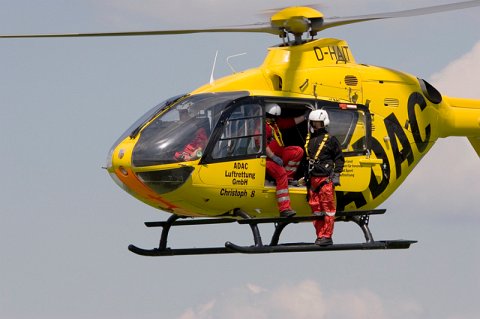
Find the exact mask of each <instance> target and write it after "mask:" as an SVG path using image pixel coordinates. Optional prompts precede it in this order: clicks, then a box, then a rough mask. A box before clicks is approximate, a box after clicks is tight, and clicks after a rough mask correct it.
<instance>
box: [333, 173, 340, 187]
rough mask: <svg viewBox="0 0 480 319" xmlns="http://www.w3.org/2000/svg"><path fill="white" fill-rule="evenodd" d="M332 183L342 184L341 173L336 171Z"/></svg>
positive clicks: (335, 184)
mask: <svg viewBox="0 0 480 319" xmlns="http://www.w3.org/2000/svg"><path fill="white" fill-rule="evenodd" d="M332 183H333V185H334V186H340V173H334V174H333V176H332Z"/></svg>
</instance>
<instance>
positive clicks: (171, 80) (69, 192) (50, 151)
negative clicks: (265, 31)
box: [0, 0, 480, 319]
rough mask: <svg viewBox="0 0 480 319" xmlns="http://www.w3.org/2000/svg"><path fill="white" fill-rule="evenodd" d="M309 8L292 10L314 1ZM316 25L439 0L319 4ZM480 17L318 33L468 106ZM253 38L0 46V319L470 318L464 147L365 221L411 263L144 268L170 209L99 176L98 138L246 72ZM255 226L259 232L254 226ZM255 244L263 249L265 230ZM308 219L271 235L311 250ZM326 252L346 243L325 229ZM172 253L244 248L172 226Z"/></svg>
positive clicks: (165, 13)
mask: <svg viewBox="0 0 480 319" xmlns="http://www.w3.org/2000/svg"><path fill="white" fill-rule="evenodd" d="M313 2H314V1H309V2H308V1H307V3H313ZM321 3H322V10H323V11H324V13H325V14H326V15H327V16H350V15H359V14H368V13H376V12H388V11H394V10H405V9H411V8H416V7H423V6H428V5H435V4H443V3H448V1H431V0H418V1H410V0H402V1H400V0H398V1H393V0H392V1H386V0H370V1H367V0H364V1H363V0H358V1H344V0H335V1H333V0H332V1H322V2H321ZM294 4H297V5H299V4H305V2H303V1H258V0H242V1H235V0H232V1H226V0H222V1H220V0H202V1H198V0H197V1H186V0H184V1H181V0H176V1H158V0H157V1H154V0H136V1H130V0H111V1H107V0H103V1H100V0H81V1H66V0H43V1H32V0H30V1H26V0H0V34H11V33H64V32H108V31H125V30H149V29H161V30H163V29H180V28H195V27H198V28H204V27H215V26H223V25H236V24H245V23H254V22H258V21H264V19H265V17H264V16H262V15H261V13H262V12H264V11H265V10H267V9H271V8H279V7H285V6H288V5H294ZM479 15H480V7H479V8H473V9H467V10H461V11H454V12H448V13H441V14H435V15H430V16H420V17H411V18H402V19H392V20H384V21H375V22H367V23H362V24H354V25H350V26H344V27H338V28H335V29H331V30H327V31H325V32H324V33H323V34H322V36H324V37H337V38H342V39H345V40H346V41H347V42H348V43H349V44H350V48H351V50H352V52H353V54H354V56H355V58H356V60H357V62H361V63H366V64H373V65H380V66H387V67H390V68H393V69H398V70H403V71H405V72H408V73H411V74H414V75H416V76H418V77H420V78H425V79H427V80H428V81H429V82H431V83H432V84H433V85H434V86H436V87H437V88H438V89H439V90H440V91H441V92H442V93H443V94H444V95H449V96H459V97H469V98H477V99H480V90H479V84H478V74H479V73H480V34H479V32H478V30H480V19H478V16H479ZM279 42H280V40H279V39H278V38H276V37H275V36H271V35H262V34H197V35H182V36H163V37H158V36H157V37H137V38H89V39H78V38H77V39H0V128H1V134H0V150H1V156H0V167H1V175H2V176H1V182H0V218H1V221H0V242H1V243H2V245H1V248H0V318H9V319H26V318H36V319H44V318H45V319H47V318H48V319H57V318H58V319H60V318H62V319H64V318H72V319H77V318H82V319H83V318H89V319H92V318H95V319H100V318H102V319H114V318H115V319H123V318H125V319H126V318H138V319H153V318H176V319H207V318H208V319H211V318H215V319H217V318H222V319H223V318H233V319H236V318H259V319H263V318H278V319H284V318H295V319H297V318H320V319H322V318H340V319H362V318H371V319H396V318H399V319H400V318H412V319H415V318H422V319H476V318H479V317H480V304H479V303H478V295H479V288H480V271H479V269H480V253H479V248H480V236H478V228H479V226H480V217H479V214H478V213H479V211H478V210H479V209H478V197H479V193H480V192H479V191H480V169H479V168H478V165H479V157H478V155H477V154H476V153H475V152H474V150H473V148H472V147H471V146H470V144H469V143H468V142H467V140H466V139H465V138H447V139H442V140H439V141H438V142H437V144H436V145H435V146H434V147H433V149H432V150H431V151H430V152H429V153H428V154H427V155H426V156H425V158H424V159H423V160H422V161H421V162H420V164H419V165H418V166H417V168H416V169H415V170H414V171H413V173H412V174H411V175H410V176H409V177H408V178H407V180H406V181H405V183H404V184H402V186H401V187H400V188H399V189H398V191H396V192H395V193H394V194H393V195H392V196H391V197H390V198H389V199H388V200H387V201H386V202H385V203H384V204H382V205H381V207H380V208H386V209H387V213H386V214H385V215H383V216H375V217H372V219H371V220H370V228H371V230H372V232H373V235H374V237H375V238H376V239H379V240H380V239H412V240H418V243H417V244H415V245H413V246H412V247H411V248H410V249H409V250H398V251H395V250H391V251H365V252H362V251H354V252H332V253H296V254H292V253H287V254H267V255H260V256H256V255H254V256H249V255H236V254H232V255H219V256H176V257H171V258H165V257H163V258H162V257H159V258H147V257H140V256H137V255H134V254H132V253H131V252H129V251H128V250H127V246H128V245H129V244H130V243H133V244H135V245H138V246H140V247H145V248H150V247H154V246H155V245H156V244H157V243H158V239H159V236H160V233H159V230H157V229H147V228H146V227H144V225H143V222H144V221H152V220H163V219H165V218H167V217H168V214H166V213H164V212H161V211H157V210H155V209H153V208H151V207H149V206H146V205H144V204H142V203H141V202H139V201H136V200H135V199H134V198H133V197H131V196H129V195H128V194H127V193H125V192H124V191H122V190H121V189H120V188H119V187H117V185H116V184H115V183H114V182H113V181H112V180H111V178H110V177H109V176H108V174H107V172H106V171H105V170H104V169H102V166H105V163H106V156H107V153H108V151H109V149H110V147H111V146H112V144H113V142H114V141H115V140H116V139H117V138H118V137H119V136H120V135H121V134H122V133H123V131H124V130H126V129H127V128H128V127H129V126H130V125H131V124H132V123H133V122H134V121H135V120H136V119H137V118H138V117H140V116H141V115H142V114H143V113H144V112H145V111H146V110H148V109H150V108H151V107H152V106H153V105H155V104H157V103H159V102H160V101H163V100H165V99H167V98H169V97H171V96H174V95H177V94H180V93H185V92H189V91H192V90H193V89H195V88H196V87H198V86H200V85H202V84H204V83H206V82H208V80H209V78H210V72H211V68H212V64H213V58H214V56H215V52H216V51H217V50H218V51H219V60H218V61H217V68H216V69H215V77H216V78H218V77H221V76H223V75H226V74H229V72H230V69H229V68H228V67H227V66H226V63H225V59H226V58H227V57H228V56H230V55H234V54H238V53H244V52H246V53H247V54H246V55H244V56H241V57H238V58H236V59H234V60H233V61H232V64H233V65H234V67H235V68H236V69H237V70H243V69H247V68H251V67H255V66H258V65H259V64H261V63H262V61H263V58H264V56H265V54H266V51H267V47H269V46H272V45H275V44H277V43H279ZM262 230H263V229H262ZM264 231H266V232H267V233H266V234H265V235H264V237H265V238H267V236H268V231H271V230H270V228H266V229H265V230H264ZM314 239H315V238H314V231H313V226H311V225H310V224H304V225H296V226H291V228H287V230H286V231H285V240H287V241H288V240H293V241H313V240H314ZM334 239H335V241H336V242H353V241H362V240H363V238H362V234H361V232H360V230H359V229H358V227H357V226H355V225H349V224H346V223H338V224H337V226H336V233H335V238H334ZM170 240H171V241H170V242H171V244H172V245H175V246H176V247H188V246H190V245H199V246H202V245H215V246H217V245H222V244H223V243H224V242H225V241H226V240H231V241H233V242H238V243H241V244H242V243H245V244H247V243H249V242H250V240H251V233H250V231H249V229H248V228H246V227H244V228H242V227H241V226H238V225H227V226H225V225H224V226H219V225H211V226H206V227H204V228H202V227H199V229H191V228H189V229H179V230H177V229H175V232H173V233H172V236H171V238H170Z"/></svg>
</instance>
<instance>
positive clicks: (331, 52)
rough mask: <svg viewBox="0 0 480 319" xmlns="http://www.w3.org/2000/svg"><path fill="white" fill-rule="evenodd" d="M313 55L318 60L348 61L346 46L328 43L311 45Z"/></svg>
mask: <svg viewBox="0 0 480 319" xmlns="http://www.w3.org/2000/svg"><path fill="white" fill-rule="evenodd" d="M313 51H314V52H315V56H316V58H317V60H318V61H326V60H329V61H333V62H335V63H339V62H343V63H347V62H350V55H349V54H348V46H347V45H345V46H338V45H329V46H324V47H313Z"/></svg>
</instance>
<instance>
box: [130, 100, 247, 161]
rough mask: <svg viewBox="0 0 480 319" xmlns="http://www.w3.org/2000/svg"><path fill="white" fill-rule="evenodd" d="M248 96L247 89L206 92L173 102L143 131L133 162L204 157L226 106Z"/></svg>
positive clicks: (189, 159) (186, 159)
mask: <svg viewBox="0 0 480 319" xmlns="http://www.w3.org/2000/svg"><path fill="white" fill-rule="evenodd" d="M247 95H248V93H247V92H234V93H205V94H198V95H193V96H189V97H187V98H185V99H183V100H181V101H179V102H177V103H176V104H174V105H172V106H171V107H170V108H168V109H167V110H165V111H164V112H163V113H162V114H160V115H159V116H158V117H157V118H155V119H154V120H153V121H151V122H150V123H149V124H147V126H146V127H145V128H143V129H142V130H141V132H140V139H139V141H138V142H137V144H136V145H135V148H134V150H133V156H132V162H133V165H134V166H137V167H144V166H152V165H159V164H167V163H175V162H179V161H192V160H196V159H198V158H200V157H202V155H203V150H204V149H205V147H206V146H207V143H208V140H209V138H210V134H211V133H212V131H213V129H214V128H215V126H216V125H217V122H218V120H219V118H220V116H221V114H222V112H223V110H224V109H225V107H226V106H227V105H228V104H230V103H231V102H232V101H233V100H235V99H238V98H240V97H244V96H247Z"/></svg>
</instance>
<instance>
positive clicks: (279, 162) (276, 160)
mask: <svg viewBox="0 0 480 319" xmlns="http://www.w3.org/2000/svg"><path fill="white" fill-rule="evenodd" d="M272 161H274V162H275V163H276V164H277V165H280V166H283V161H282V159H281V158H280V157H278V156H277V155H273V156H272Z"/></svg>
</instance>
